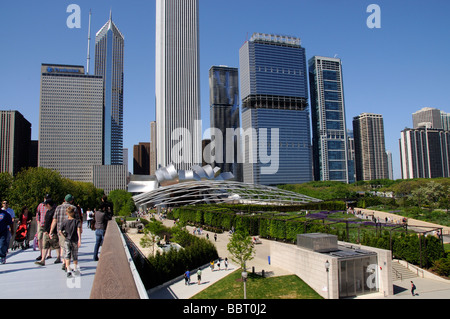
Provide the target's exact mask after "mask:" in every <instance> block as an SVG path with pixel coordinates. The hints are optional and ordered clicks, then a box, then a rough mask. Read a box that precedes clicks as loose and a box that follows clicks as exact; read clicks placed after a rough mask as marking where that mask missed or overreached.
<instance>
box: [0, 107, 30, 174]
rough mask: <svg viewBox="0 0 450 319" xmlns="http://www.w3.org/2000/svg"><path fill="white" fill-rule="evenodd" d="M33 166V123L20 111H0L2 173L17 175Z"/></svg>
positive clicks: (0, 170)
mask: <svg viewBox="0 0 450 319" xmlns="http://www.w3.org/2000/svg"><path fill="white" fill-rule="evenodd" d="M31 164H32V158H31V123H30V122H29V121H28V120H26V119H25V117H24V116H23V115H22V114H21V113H20V112H19V111H0V172H8V173H10V174H11V175H16V174H17V173H18V172H20V170H21V169H22V168H26V167H29V166H30V165H31Z"/></svg>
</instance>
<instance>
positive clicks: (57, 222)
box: [49, 194, 80, 270]
mask: <svg viewBox="0 0 450 319" xmlns="http://www.w3.org/2000/svg"><path fill="white" fill-rule="evenodd" d="M68 207H73V208H74V210H75V218H76V219H78V220H80V215H79V213H78V210H77V208H76V206H74V205H73V196H72V195H71V194H67V195H66V197H65V198H64V203H62V204H61V205H59V206H58V207H56V210H55V214H54V215H53V221H52V225H51V228H50V233H49V236H50V239H52V236H53V233H54V231H55V229H56V231H57V234H58V237H59V247H60V256H63V258H64V256H65V251H64V245H65V244H64V243H65V240H66V238H65V237H64V235H63V234H62V233H61V225H62V223H63V222H64V221H65V220H66V219H68V216H67V214H66V211H67V208H68ZM62 269H63V270H66V263H65V260H63V266H62Z"/></svg>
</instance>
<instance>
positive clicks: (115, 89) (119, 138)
mask: <svg viewBox="0 0 450 319" xmlns="http://www.w3.org/2000/svg"><path fill="white" fill-rule="evenodd" d="M124 45H125V39H124V36H123V34H122V33H121V32H120V30H119V29H118V28H117V26H116V25H115V24H114V22H113V21H112V15H110V18H109V20H108V22H106V24H105V25H104V26H103V27H102V28H101V29H100V31H98V32H97V34H96V37H95V75H98V76H102V77H103V88H104V105H103V151H102V152H103V164H104V165H122V164H123V101H124V100H123V98H124V94H123V92H124V86H123V81H124Z"/></svg>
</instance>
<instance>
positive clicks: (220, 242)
mask: <svg viewBox="0 0 450 319" xmlns="http://www.w3.org/2000/svg"><path fill="white" fill-rule="evenodd" d="M163 224H164V225H165V226H166V227H172V226H173V225H174V222H173V220H167V219H166V220H164V221H163ZM187 230H188V231H189V232H190V233H191V234H192V232H193V227H190V226H187ZM206 234H208V235H209V240H210V241H211V242H213V243H214V244H215V246H216V248H217V252H218V254H219V257H220V258H221V259H225V258H228V262H229V266H228V270H225V269H224V264H223V261H222V262H221V270H218V269H217V268H215V270H214V271H211V269H210V268H209V265H205V266H203V267H204V269H203V271H202V272H203V274H202V281H201V284H200V285H198V284H197V275H196V272H197V270H196V269H193V270H191V272H192V273H193V275H192V277H191V278H192V280H191V284H190V285H189V286H186V285H185V283H184V277H183V276H180V277H178V278H176V279H174V280H172V281H171V282H168V283H166V284H164V285H162V286H160V287H157V288H154V289H151V290H149V291H148V293H149V298H150V299H189V298H191V297H193V296H194V295H196V294H197V293H199V292H200V291H202V290H204V289H206V288H208V287H209V286H210V285H212V284H213V283H215V282H217V281H219V280H220V279H222V278H224V277H226V276H227V275H229V274H231V272H232V271H234V270H237V269H239V268H240V267H238V266H236V265H235V264H234V263H233V261H232V260H231V258H230V256H229V253H228V249H227V244H228V242H229V240H230V238H231V236H230V235H229V234H228V233H223V234H217V240H215V239H214V233H213V232H207V231H204V232H203V234H202V235H200V237H202V238H206ZM196 236H198V235H196ZM140 237H142V235H141V236H139V235H133V236H130V238H132V239H133V241H134V243H135V244H136V245H137V246H138V247H139V248H140V249H142V247H140V245H139V241H140ZM261 242H262V243H261V244H258V245H256V246H255V247H256V253H255V257H254V259H253V260H251V261H249V262H248V263H247V271H252V270H253V267H254V269H255V272H256V273H261V272H262V270H264V272H265V275H266V276H283V275H290V274H291V273H290V272H288V271H286V270H284V269H280V268H277V267H273V266H272V265H269V258H268V257H269V254H270V242H269V241H267V240H264V239H262V240H261ZM144 251H146V252H148V250H144Z"/></svg>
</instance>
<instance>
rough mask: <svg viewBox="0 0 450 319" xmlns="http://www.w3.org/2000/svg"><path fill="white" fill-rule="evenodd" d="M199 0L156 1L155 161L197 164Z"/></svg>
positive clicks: (182, 165)
mask: <svg viewBox="0 0 450 319" xmlns="http://www.w3.org/2000/svg"><path fill="white" fill-rule="evenodd" d="M198 7H199V4H198V0H183V1H179V0H157V1H156V79H155V82H156V85H155V89H156V92H155V95H156V136H157V143H156V145H157V155H156V156H157V163H158V164H157V165H158V167H157V168H159V167H164V166H168V165H169V164H174V166H175V167H176V168H177V169H189V168H191V166H192V165H193V164H200V163H201V161H202V156H201V145H202V144H201V125H200V123H199V120H200V85H199V82H200V80H199V74H200V71H199V17H198Z"/></svg>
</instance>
